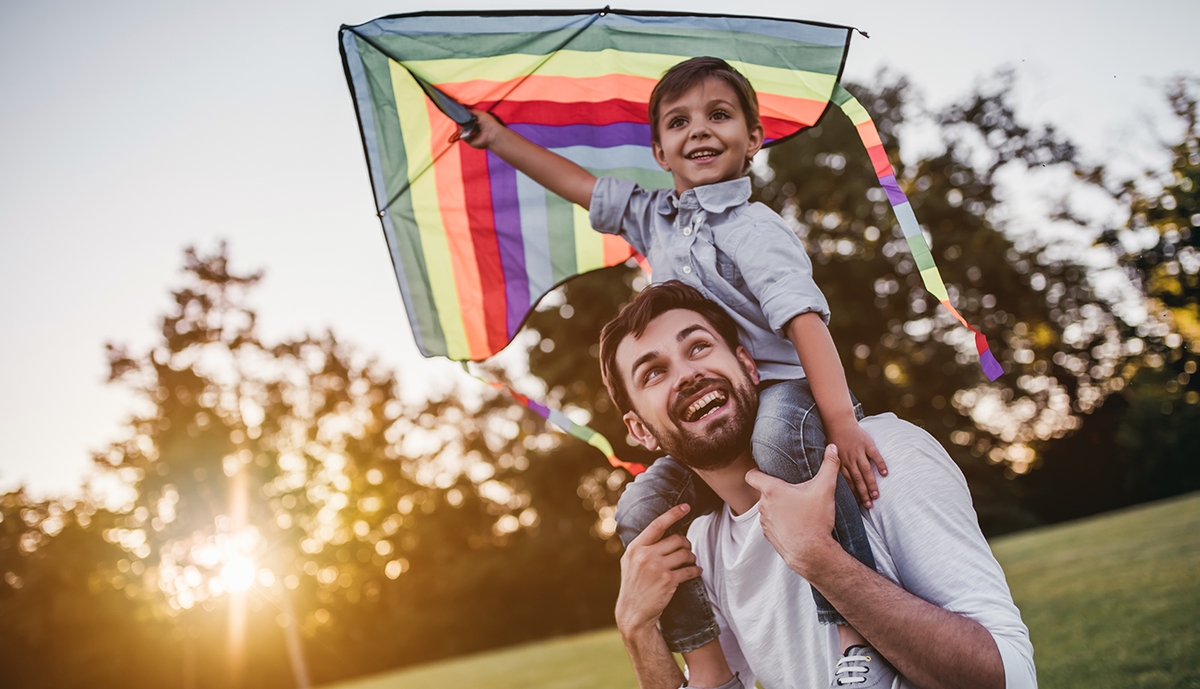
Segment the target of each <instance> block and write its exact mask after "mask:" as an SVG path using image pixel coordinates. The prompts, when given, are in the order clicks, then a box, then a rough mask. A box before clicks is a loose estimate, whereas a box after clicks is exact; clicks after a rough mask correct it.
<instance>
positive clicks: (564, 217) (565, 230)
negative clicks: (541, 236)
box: [546, 191, 579, 284]
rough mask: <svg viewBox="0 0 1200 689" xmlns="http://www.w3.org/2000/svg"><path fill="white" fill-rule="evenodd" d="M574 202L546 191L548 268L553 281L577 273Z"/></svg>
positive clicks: (556, 282) (559, 280) (557, 281)
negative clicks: (548, 244) (548, 235)
mask: <svg viewBox="0 0 1200 689" xmlns="http://www.w3.org/2000/svg"><path fill="white" fill-rule="evenodd" d="M573 207H574V204H572V203H571V202H570V201H568V200H566V199H564V198H563V197H561V196H559V195H558V194H552V193H550V192H549V191H547V192H546V223H547V224H548V225H549V226H550V227H549V228H547V229H548V230H549V234H550V268H551V271H552V273H553V275H554V283H555V284H558V283H559V282H562V281H563V280H566V279H567V278H569V277H571V276H573V275H577V274H578V273H579V270H578V269H577V268H576V267H575V211H574V209H573Z"/></svg>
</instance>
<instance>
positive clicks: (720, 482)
mask: <svg viewBox="0 0 1200 689" xmlns="http://www.w3.org/2000/svg"><path fill="white" fill-rule="evenodd" d="M755 467H756V465H755V464H754V456H753V455H751V454H750V451H749V450H747V451H745V452H743V453H742V454H740V455H738V458H737V459H735V460H733V462H732V463H731V464H730V465H729V466H727V467H725V468H724V469H715V470H710V471H702V470H700V469H694V471H695V472H696V475H697V476H699V477H700V478H701V479H702V480H703V481H704V482H705V483H707V484H708V486H709V488H712V489H713V491H714V492H715V493H716V494H717V495H718V496H720V498H721V499H722V500H724V501H725V503H726V504H728V505H729V509H731V510H733V513H734V515H739V514H743V513H745V512H746V510H748V509H750V508H751V507H754V505H755V504H756V503H757V502H758V497H759V494H758V491H757V490H755V489H753V488H751V487H750V484H748V483H746V472H747V471H750V470H751V469H754V468H755Z"/></svg>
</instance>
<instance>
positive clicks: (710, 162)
mask: <svg viewBox="0 0 1200 689" xmlns="http://www.w3.org/2000/svg"><path fill="white" fill-rule="evenodd" d="M659 113H660V114H659V116H658V121H657V122H654V123H652V125H653V126H654V127H655V128H656V129H657V131H658V141H657V142H655V143H654V158H655V160H657V161H658V164H659V165H660V166H661V167H662V169H664V170H667V171H668V172H670V173H671V174H672V175H674V177H675V191H676V193H679V194H682V193H683V192H685V191H687V190H688V189H693V188H695V187H698V186H702V185H705V184H716V183H718V182H727V181H729V180H731V179H737V178H738V177H741V176H742V175H743V174H744V173H745V171H746V167H747V165H748V164H749V160H750V158H751V157H752V156H754V154H755V153H758V150H759V149H760V148H762V143H763V130H762V127H761V126H756V127H755V128H754V129H753V130H750V129H749V128H748V126H747V124H746V113H744V112H742V108H741V106H740V105H739V104H738V97H737V94H736V93H735V92H734V90H733V88H732V87H731V86H730V85H729V84H727V83H725V82H724V81H723V80H721V79H717V78H714V77H709V78H708V79H705V80H704V81H703V82H701V83H700V84H698V85H696V86H694V87H692V88H691V89H690V90H688V91H687V92H686V93H684V94H683V95H682V96H680V97H679V98H677V99H675V100H673V101H667V102H664V103H663V105H662V107H661V108H660V110H659Z"/></svg>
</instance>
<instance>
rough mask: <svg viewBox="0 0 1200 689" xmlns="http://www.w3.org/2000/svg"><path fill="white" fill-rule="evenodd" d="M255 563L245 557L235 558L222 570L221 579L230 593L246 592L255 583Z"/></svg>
mask: <svg viewBox="0 0 1200 689" xmlns="http://www.w3.org/2000/svg"><path fill="white" fill-rule="evenodd" d="M257 571H258V570H257V568H255V566H254V563H253V562H251V561H250V560H248V559H246V558H244V557H235V558H233V559H232V560H230V561H229V562H228V563H226V564H225V566H224V567H222V568H221V578H222V579H223V580H225V585H226V586H228V587H229V590H230V591H245V590H246V589H248V588H250V586H251V584H253V583H254V576H255V574H256V573H257Z"/></svg>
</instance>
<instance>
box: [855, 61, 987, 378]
mask: <svg viewBox="0 0 1200 689" xmlns="http://www.w3.org/2000/svg"><path fill="white" fill-rule="evenodd" d="M833 102H834V104H836V105H838V106H839V107H841V109H842V112H844V113H846V116H847V117H849V118H850V121H851V122H852V123H854V127H855V129H857V130H858V135H859V137H860V138H861V139H862V142H863V146H865V147H866V149H867V155H869V156H870V157H871V162H872V163H873V164H874V166H875V174H876V175H877V176H878V177H879V183H880V185H882V186H883V188H884V190H886V191H887V196H888V201H889V202H891V204H892V210H893V212H895V214H896V222H897V223H899V224H900V230H901V232H903V233H904V239H905V241H907V242H908V248H909V251H911V252H912V256H913V260H914V261H915V262H916V264H917V270H918V271H919V272H920V274H921V282H922V283H923V284H924V285H925V289H926V290H927V291H928V292H929V293H930V294H932V295H933V296H935V297H937V299H938V301H939V302H941V304H942V306H945V307H946V310H948V311H949V312H950V314H951V315H952V316H954V317H955V318H957V319H958V322H959V323H962V324H963V325H964V326H966V327H967V329H969V330H970V331H971V332H973V333H975V350H976V351H977V352H978V353H979V363H980V365H981V366H982V368H983V372H984V375H986V376H987V377H988V380H996V379H997V378H999V377H1000V374H1002V373H1004V370H1003V369H1002V368H1000V362H998V361H996V356H995V355H994V354H993V353H992V350H991V348H990V347H988V342H987V338H986V337H984V336H983V333H981V332H979V331H978V330H976V329H975V328H972V327H971V326H970V324H968V323H967V319H965V318H963V317H962V314H960V313H959V312H958V309H956V308H954V305H953V304H951V303H950V295H949V294H948V293H947V291H946V283H945V282H943V281H942V275H941V273H939V272H938V269H937V265H936V264H935V263H934V261H933V252H932V251H930V250H929V244H928V243H927V242H926V241H925V235H924V234H923V233H922V232H921V225H920V224H919V223H918V222H917V216H916V215H915V214H914V213H913V211H912V205H910V204H909V202H908V197H907V196H905V195H904V192H902V191H900V185H899V184H897V183H896V176H895V173H894V172H893V171H892V165H891V163H889V162H888V158H887V153H886V152H885V151H884V150H883V142H882V141H881V140H880V138H879V131H878V130H876V129H875V123H874V122H872V121H871V116H870V115H868V114H867V111H866V109H865V108H863V106H862V105H861V104H860V103H859V102H858V100H857V99H855V98H854V96H852V95H850V92H849V91H847V90H846V89H844V88H842V85H841V84H838V86H837V87H836V88H835V89H834V93H833Z"/></svg>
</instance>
